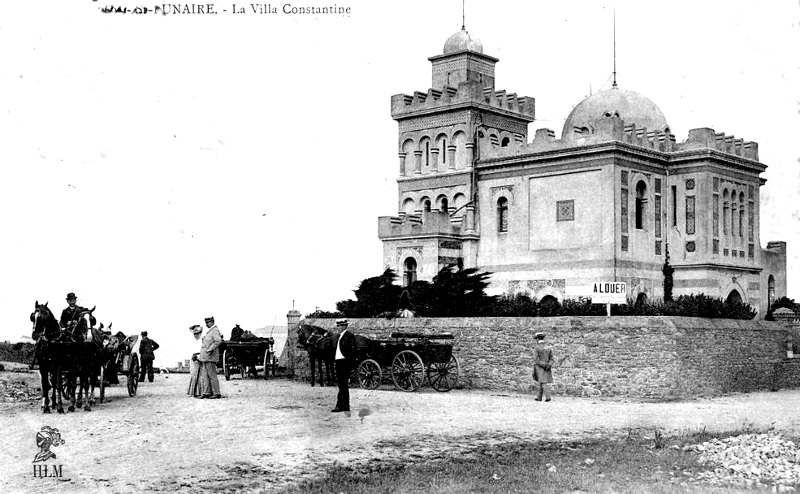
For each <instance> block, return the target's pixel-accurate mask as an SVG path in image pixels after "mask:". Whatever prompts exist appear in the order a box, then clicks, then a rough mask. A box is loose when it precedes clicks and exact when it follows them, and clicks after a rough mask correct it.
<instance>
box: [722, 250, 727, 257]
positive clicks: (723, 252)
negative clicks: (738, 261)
mask: <svg viewBox="0 0 800 494" xmlns="http://www.w3.org/2000/svg"><path fill="white" fill-rule="evenodd" d="M722 255H723V256H725V257H727V256H728V249H722Z"/></svg>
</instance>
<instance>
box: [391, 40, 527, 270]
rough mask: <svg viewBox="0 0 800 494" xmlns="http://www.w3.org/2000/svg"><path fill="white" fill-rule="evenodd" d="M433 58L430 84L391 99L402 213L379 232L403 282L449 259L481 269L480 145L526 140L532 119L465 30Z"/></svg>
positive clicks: (523, 102) (492, 61)
mask: <svg viewBox="0 0 800 494" xmlns="http://www.w3.org/2000/svg"><path fill="white" fill-rule="evenodd" d="M429 60H430V62H431V66H432V78H431V88H429V89H428V90H427V92H415V93H414V94H413V95H406V94H398V95H395V96H393V97H392V118H393V119H394V120H396V121H397V123H398V127H399V128H398V152H399V158H400V167H399V177H398V179H397V182H398V211H399V215H398V216H393V217H381V218H379V227H378V236H379V238H380V239H381V240H382V241H383V246H384V247H383V249H384V252H383V258H384V266H385V267H390V268H392V269H394V270H395V271H396V272H397V273H398V274H402V275H403V284H404V285H407V284H409V283H411V282H413V281H414V280H416V279H425V280H431V279H432V278H433V276H435V275H436V273H437V272H438V271H439V269H441V268H442V267H445V266H447V265H450V264H455V263H463V265H464V266H465V267H477V253H478V240H479V236H480V231H479V227H478V225H479V224H480V222H479V221H478V218H477V215H478V214H479V212H478V211H477V210H476V204H477V201H476V199H475V196H476V187H477V185H476V180H477V179H476V175H475V167H474V165H475V162H476V161H477V160H478V159H479V158H480V156H478V153H477V152H476V151H477V150H476V143H477V142H479V140H480V139H488V140H490V141H491V142H492V143H494V144H496V145H497V146H500V147H507V146H510V145H512V144H513V143H517V144H519V143H524V142H526V141H527V133H528V132H527V127H528V124H529V123H530V122H532V121H533V120H534V100H533V98H529V97H524V96H523V97H517V95H516V94H513V93H506V91H498V90H496V89H495V75H494V66H495V64H496V63H497V62H498V59H497V58H494V57H491V56H489V55H485V54H484V53H483V46H482V45H481V43H480V41H478V40H477V39H475V38H473V37H472V36H471V35H470V34H469V33H468V32H467V31H466V30H465V29H464V28H463V27H462V29H461V31H459V32H457V33H455V34H453V35H452V36H450V38H448V40H447V41H446V42H445V44H444V49H443V53H442V54H441V55H435V56H433V57H430V58H429Z"/></svg>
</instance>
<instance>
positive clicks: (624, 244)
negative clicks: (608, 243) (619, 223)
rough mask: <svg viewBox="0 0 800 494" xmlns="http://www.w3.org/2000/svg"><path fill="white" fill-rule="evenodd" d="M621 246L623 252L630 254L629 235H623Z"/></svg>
mask: <svg viewBox="0 0 800 494" xmlns="http://www.w3.org/2000/svg"><path fill="white" fill-rule="evenodd" d="M620 246H621V247H622V252H628V236H627V235H623V236H622V244H621V245H620Z"/></svg>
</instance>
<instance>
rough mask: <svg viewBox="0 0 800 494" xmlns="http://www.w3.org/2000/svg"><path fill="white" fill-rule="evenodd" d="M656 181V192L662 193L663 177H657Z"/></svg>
mask: <svg viewBox="0 0 800 494" xmlns="http://www.w3.org/2000/svg"><path fill="white" fill-rule="evenodd" d="M655 183H656V190H655V193H656V194H660V193H661V179H660V178H657V179H656V180H655Z"/></svg>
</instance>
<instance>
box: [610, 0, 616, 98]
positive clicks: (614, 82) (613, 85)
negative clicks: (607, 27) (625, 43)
mask: <svg viewBox="0 0 800 494" xmlns="http://www.w3.org/2000/svg"><path fill="white" fill-rule="evenodd" d="M611 87H612V88H616V87H617V9H614V80H613V82H612V83H611Z"/></svg>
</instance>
